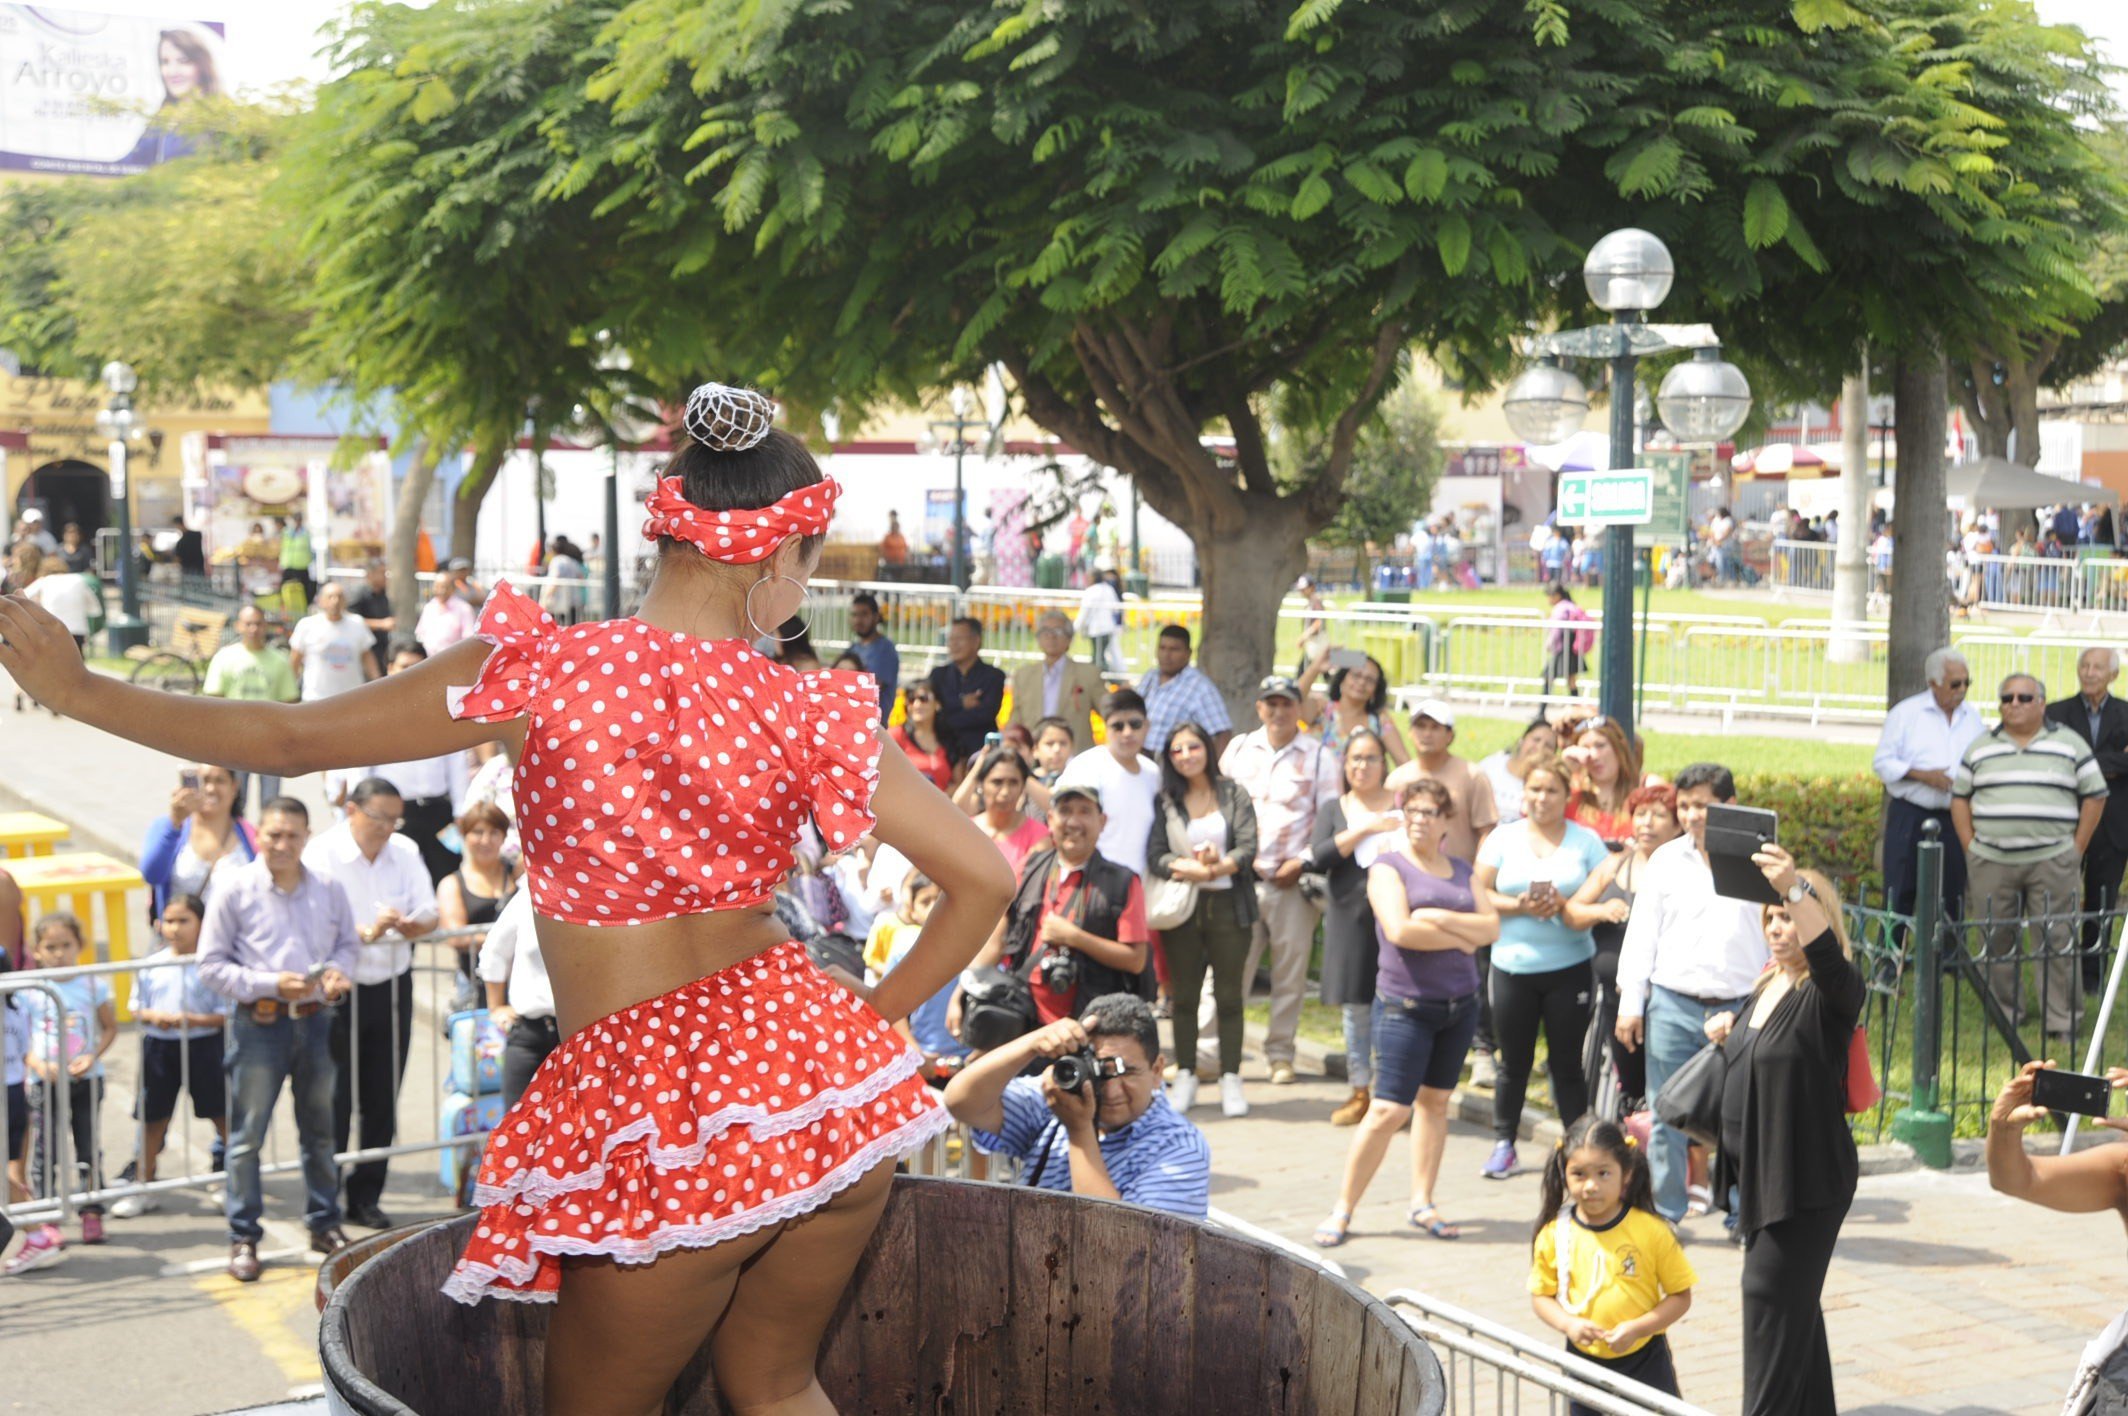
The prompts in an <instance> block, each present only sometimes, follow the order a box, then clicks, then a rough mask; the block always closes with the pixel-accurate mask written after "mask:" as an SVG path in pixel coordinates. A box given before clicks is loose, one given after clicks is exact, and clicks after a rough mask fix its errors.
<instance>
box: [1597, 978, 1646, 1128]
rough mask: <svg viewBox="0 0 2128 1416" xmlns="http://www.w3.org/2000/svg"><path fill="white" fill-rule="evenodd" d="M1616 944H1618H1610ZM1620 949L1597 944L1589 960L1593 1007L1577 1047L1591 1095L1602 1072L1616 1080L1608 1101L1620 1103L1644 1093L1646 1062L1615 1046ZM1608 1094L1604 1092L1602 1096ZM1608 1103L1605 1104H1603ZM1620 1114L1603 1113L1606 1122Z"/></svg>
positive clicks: (1636, 1050) (1641, 1054)
mask: <svg viewBox="0 0 2128 1416" xmlns="http://www.w3.org/2000/svg"><path fill="white" fill-rule="evenodd" d="M1615 942H1619V941H1614V943H1615ZM1620 952H1621V950H1620V949H1618V948H1616V947H1613V948H1609V949H1606V948H1604V947H1603V944H1602V943H1601V942H1600V941H1599V942H1598V944H1597V946H1596V957H1595V958H1593V959H1591V960H1589V964H1590V966H1591V968H1592V969H1593V970H1594V972H1595V976H1596V1006H1595V1008H1594V1010H1593V1011H1592V1012H1591V1013H1590V1015H1589V1031H1588V1040H1587V1041H1586V1042H1584V1043H1583V1044H1582V1047H1581V1074H1582V1079H1583V1081H1584V1082H1586V1083H1587V1084H1588V1088H1589V1090H1590V1092H1591V1093H1594V1092H1596V1091H1597V1090H1598V1086H1597V1082H1598V1079H1599V1078H1601V1077H1603V1076H1604V1075H1605V1073H1606V1071H1607V1070H1608V1071H1610V1072H1614V1073H1616V1075H1617V1077H1618V1090H1617V1095H1616V1096H1614V1097H1610V1101H1614V1102H1618V1103H1623V1102H1625V1101H1626V1100H1628V1099H1629V1098H1633V1097H1644V1096H1646V1095H1647V1094H1648V1059H1647V1053H1646V1052H1645V1051H1644V1050H1643V1049H1641V1048H1637V1047H1635V1048H1626V1047H1620V1046H1619V1045H1618V1037H1617V1029H1618V956H1619V954H1620ZM1606 1095H1608V1093H1606ZM1606 1104H1608V1103H1606ZM1618 1109H1619V1111H1620V1112H1621V1114H1620V1115H1615V1116H1614V1115H1609V1114H1606V1115H1605V1117H1604V1119H1605V1120H1607V1121H1619V1120H1623V1119H1624V1117H1623V1114H1622V1113H1623V1106H1622V1105H1621V1106H1620V1107H1619V1108H1618Z"/></svg>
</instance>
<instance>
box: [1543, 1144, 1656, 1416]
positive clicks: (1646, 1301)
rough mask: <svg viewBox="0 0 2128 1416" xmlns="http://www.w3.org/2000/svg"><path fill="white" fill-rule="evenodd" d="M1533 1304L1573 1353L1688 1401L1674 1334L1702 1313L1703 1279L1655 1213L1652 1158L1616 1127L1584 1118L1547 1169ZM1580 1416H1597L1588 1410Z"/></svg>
mask: <svg viewBox="0 0 2128 1416" xmlns="http://www.w3.org/2000/svg"><path fill="white" fill-rule="evenodd" d="M1530 1250H1531V1253H1530V1279H1529V1289H1530V1294H1531V1298H1530V1306H1531V1307H1532V1308H1534V1309H1535V1310H1536V1313H1537V1316H1538V1317H1540V1318H1542V1319H1544V1321H1545V1322H1547V1323H1549V1324H1550V1325H1551V1326H1552V1327H1554V1328H1557V1329H1558V1330H1559V1331H1560V1332H1561V1333H1563V1334H1565V1336H1566V1340H1567V1346H1568V1348H1569V1349H1570V1350H1571V1351H1573V1352H1574V1353H1576V1354H1577V1355H1579V1356H1581V1357H1585V1358H1587V1359H1588V1360H1590V1361H1592V1362H1595V1363H1596V1364H1597V1365H1599V1366H1602V1367H1607V1368H1609V1369H1610V1370H1611V1371H1613V1372H1615V1373H1617V1374H1618V1375H1620V1376H1623V1377H1630V1378H1632V1379H1633V1380H1634V1381H1637V1382H1640V1383H1641V1384H1642V1385H1644V1386H1648V1387H1652V1388H1653V1389H1654V1390H1656V1391H1659V1392H1663V1393H1665V1394H1667V1395H1670V1396H1679V1395H1681V1394H1682V1393H1680V1392H1679V1391H1678V1389H1677V1365H1676V1363H1675V1362H1673V1361H1672V1360H1671V1356H1670V1339H1669V1337H1668V1336H1667V1335H1666V1332H1667V1329H1668V1328H1669V1327H1670V1326H1671V1325H1672V1324H1673V1323H1675V1322H1676V1321H1677V1320H1678V1319H1679V1318H1682V1317H1683V1316H1684V1315H1685V1312H1686V1310H1687V1309H1689V1308H1690V1307H1691V1306H1692V1285H1693V1283H1694V1282H1695V1281H1696V1275H1694V1273H1693V1272H1692V1265H1691V1264H1690V1263H1688V1262H1686V1260H1685V1251H1684V1248H1683V1246H1681V1245H1680V1244H1679V1243H1678V1242H1677V1236H1676V1235H1675V1234H1674V1233H1672V1232H1671V1230H1670V1226H1669V1223H1668V1222H1667V1221H1665V1220H1664V1219H1663V1217H1662V1216H1661V1215H1659V1214H1657V1213H1656V1212H1655V1194H1654V1188H1653V1185H1652V1184H1651V1182H1650V1180H1649V1178H1648V1162H1647V1157H1646V1156H1645V1155H1643V1154H1641V1152H1640V1149H1639V1147H1638V1146H1636V1145H1635V1144H1634V1142H1633V1140H1632V1138H1631V1137H1629V1136H1627V1135H1626V1134H1625V1132H1623V1131H1621V1130H1620V1129H1619V1128H1618V1127H1617V1126H1615V1125H1613V1124H1612V1123H1611V1122H1609V1121H1605V1120H1602V1119H1600V1118H1598V1117H1594V1116H1584V1117H1582V1118H1581V1119H1580V1120H1579V1121H1576V1122H1575V1123H1574V1124H1573V1125H1572V1126H1569V1127H1568V1128H1567V1132H1566V1138H1565V1139H1564V1140H1563V1141H1561V1142H1560V1143H1559V1146H1558V1148H1557V1149H1556V1150H1554V1151H1553V1152H1552V1158H1551V1162H1550V1163H1549V1164H1548V1165H1546V1166H1545V1168H1544V1205H1543V1209H1542V1211H1541V1212H1540V1213H1539V1214H1538V1216H1537V1227H1536V1231H1535V1233H1534V1235H1533V1236H1532V1241H1531V1244H1530ZM1567 1409H1568V1411H1569V1412H1570V1413H1571V1416H1592V1413H1591V1409H1590V1408H1589V1407H1586V1406H1582V1405H1580V1404H1579V1403H1575V1404H1573V1405H1570V1406H1569V1407H1568V1408H1567Z"/></svg>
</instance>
